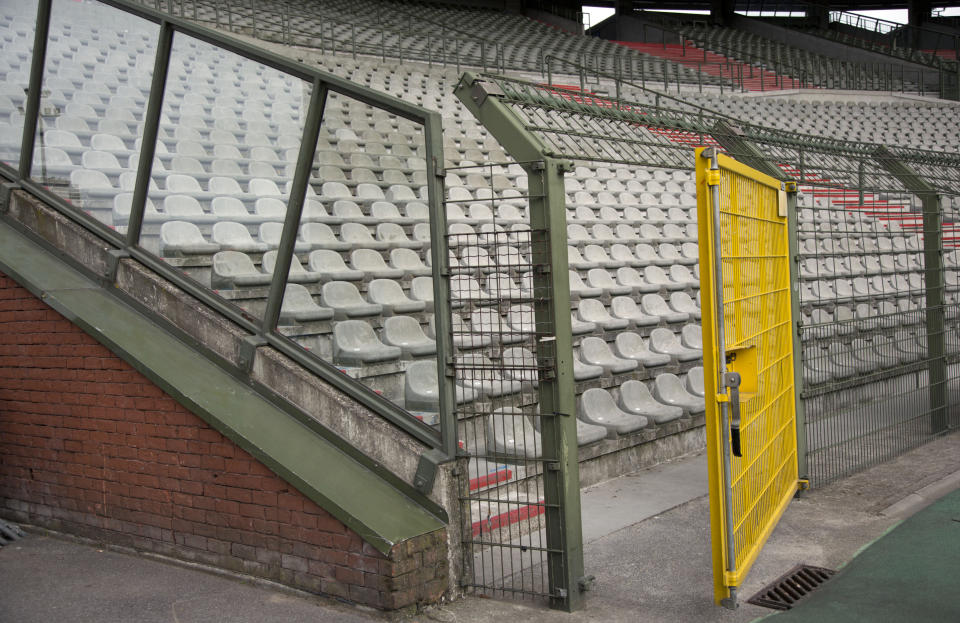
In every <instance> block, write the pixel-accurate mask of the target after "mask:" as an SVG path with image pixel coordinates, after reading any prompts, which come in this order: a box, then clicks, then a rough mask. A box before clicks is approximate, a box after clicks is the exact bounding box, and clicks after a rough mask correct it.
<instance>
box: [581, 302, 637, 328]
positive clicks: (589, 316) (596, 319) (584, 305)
mask: <svg viewBox="0 0 960 623" xmlns="http://www.w3.org/2000/svg"><path fill="white" fill-rule="evenodd" d="M577 316H578V317H579V318H580V320H582V321H584V322H592V323H595V324H596V325H597V326H599V327H601V328H603V330H605V331H618V330H620V329H626V328H627V327H628V326H629V325H630V321H629V320H627V319H625V318H615V317H613V316H611V315H610V313H609V312H608V311H607V308H606V307H605V306H604V304H603V303H601V302H600V301H598V300H597V299H583V300H581V301H580V302H579V303H577Z"/></svg>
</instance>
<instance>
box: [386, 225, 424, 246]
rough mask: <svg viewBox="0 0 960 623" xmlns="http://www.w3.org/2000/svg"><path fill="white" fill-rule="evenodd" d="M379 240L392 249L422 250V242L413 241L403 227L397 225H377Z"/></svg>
mask: <svg viewBox="0 0 960 623" xmlns="http://www.w3.org/2000/svg"><path fill="white" fill-rule="evenodd" d="M376 237H377V240H380V241H382V242H386V243H387V245H388V246H389V247H391V248H398V247H403V248H407V249H422V248H423V246H424V243H423V241H422V240H411V239H410V238H408V237H407V234H406V233H404V231H403V227H401V226H400V225H398V224H397V223H380V224H379V225H377V236H376Z"/></svg>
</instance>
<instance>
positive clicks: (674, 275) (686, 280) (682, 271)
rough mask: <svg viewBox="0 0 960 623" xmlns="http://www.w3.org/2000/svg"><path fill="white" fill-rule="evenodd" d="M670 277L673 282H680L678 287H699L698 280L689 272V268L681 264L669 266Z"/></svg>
mask: <svg viewBox="0 0 960 623" xmlns="http://www.w3.org/2000/svg"><path fill="white" fill-rule="evenodd" d="M670 279H671V280H672V281H673V282H674V283H677V284H680V287H682V288H699V287H700V280H699V279H697V278H696V277H694V276H693V273H691V272H690V269H689V268H687V267H686V266H684V265H683V264H674V265H673V266H671V267H670ZM668 288H669V286H668ZM670 289H673V288H670Z"/></svg>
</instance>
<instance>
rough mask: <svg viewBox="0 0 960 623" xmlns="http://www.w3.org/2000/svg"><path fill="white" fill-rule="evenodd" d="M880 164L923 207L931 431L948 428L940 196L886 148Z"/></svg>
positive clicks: (877, 153) (880, 154)
mask: <svg viewBox="0 0 960 623" xmlns="http://www.w3.org/2000/svg"><path fill="white" fill-rule="evenodd" d="M874 157H875V158H876V160H877V163H878V164H879V165H880V166H882V167H883V168H885V169H886V170H887V171H889V172H890V174H891V175H893V176H894V177H895V178H897V179H898V180H899V181H900V182H901V183H902V184H903V185H904V186H905V187H906V188H907V189H908V190H910V191H911V192H912V193H914V194H915V195H916V196H917V197H918V198H919V199H920V201H921V203H922V206H923V288H924V294H925V299H926V300H925V302H924V304H925V306H926V309H925V310H924V311H925V313H924V316H925V322H926V332H927V367H928V371H929V374H930V377H929V386H930V429H931V430H930V432H931V433H933V434H937V433H940V432H943V431H945V430H946V429H947V412H946V406H947V362H946V344H945V341H946V326H945V324H946V323H945V318H944V305H945V303H946V301H945V297H944V292H945V288H944V275H943V219H942V218H941V216H942V213H941V205H940V195H938V194H937V192H936V189H935V188H934V187H933V186H932V185H930V183H929V182H927V181H926V180H925V179H924V178H923V177H922V176H921V175H919V174H918V173H917V172H916V171H914V170H913V169H912V168H911V167H909V166H908V165H907V164H906V163H904V162H902V161H901V160H899V159H898V158H897V157H896V155H895V154H894V153H893V152H891V151H890V150H889V149H887V148H886V147H879V148H877V149H876V150H875V151H874Z"/></svg>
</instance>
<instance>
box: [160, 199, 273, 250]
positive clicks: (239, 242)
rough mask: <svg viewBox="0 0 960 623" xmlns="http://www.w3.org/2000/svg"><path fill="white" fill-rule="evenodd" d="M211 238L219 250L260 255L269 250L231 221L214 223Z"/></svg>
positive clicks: (245, 228)
mask: <svg viewBox="0 0 960 623" xmlns="http://www.w3.org/2000/svg"><path fill="white" fill-rule="evenodd" d="M168 199H169V197H168ZM211 238H212V239H213V241H214V242H215V243H216V244H218V245H219V246H220V248H221V249H224V250H229V251H243V252H245V253H262V252H264V251H266V250H267V249H269V248H270V247H269V246H268V245H267V244H265V243H263V242H257V241H256V240H254V239H253V237H252V236H251V235H250V231H249V230H248V229H247V227H246V226H245V225H242V224H241V223H234V222H233V221H220V222H219V223H214V224H213V233H212V236H211Z"/></svg>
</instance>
